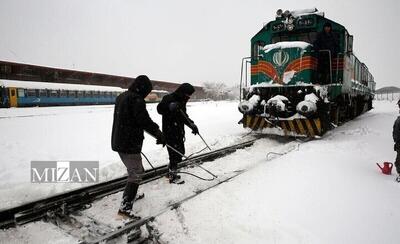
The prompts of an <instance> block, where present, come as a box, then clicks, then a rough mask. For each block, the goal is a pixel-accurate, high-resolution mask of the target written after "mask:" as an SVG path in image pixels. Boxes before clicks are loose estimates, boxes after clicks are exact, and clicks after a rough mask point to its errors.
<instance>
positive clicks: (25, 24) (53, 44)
mask: <svg viewBox="0 0 400 244" xmlns="http://www.w3.org/2000/svg"><path fill="white" fill-rule="evenodd" d="M399 2H400V1H398V0H381V1H368V0H367V1H363V0H356V1H349V0H318V1H317V0H303V1H298V0H288V1H273V0H269V1H268V0H264V1H261V0H247V1H243V0H223V1H217V0H201V1H190V0H159V1H155V0H112V1H111V0H96V1H94V0H85V1H83V0H68V1H67V0H65V1H57V0H35V1H34V0H26V1H22V0H0V30H1V37H0V60H7V61H14V62H23V63H31V64H36V65H45V66H52V67H59V68H66V69H77V70H85V71H92V72H98V73H107V74H115V75H124V76H133V77H135V76H137V75H139V74H147V75H148V76H149V77H150V78H151V79H155V80H166V81H173V82H192V83H194V84H199V85H200V84H201V83H202V82H205V81H219V82H225V83H227V84H228V85H234V84H237V83H238V81H239V78H240V62H241V58H242V57H245V56H249V54H250V51H249V50H250V38H251V37H252V36H253V35H254V34H256V33H257V32H258V31H259V30H260V29H261V27H262V25H263V23H266V22H268V21H271V20H273V19H274V17H275V12H276V10H277V9H278V8H282V9H283V10H285V9H289V10H294V9H303V8H310V7H317V8H318V10H320V11H324V12H325V16H326V17H328V18H330V19H332V20H334V21H336V22H339V23H341V24H342V25H344V26H345V27H346V28H347V29H348V31H349V32H350V33H351V34H353V35H354V50H355V53H356V55H357V56H358V57H359V59H360V60H361V61H362V62H365V63H366V64H367V66H368V67H369V69H370V71H371V73H372V74H373V75H374V76H375V81H376V82H377V86H378V87H382V86H386V85H397V84H398V82H397V81H398V79H399V78H398V73H400V72H399V71H398V70H399V69H400V68H399V66H398V65H399V63H398V62H397V60H398V59H399V58H400V51H399V50H400V47H399V42H400V33H399V32H400V27H399V25H400V16H399V13H400V4H399ZM399 85H400V84H399Z"/></svg>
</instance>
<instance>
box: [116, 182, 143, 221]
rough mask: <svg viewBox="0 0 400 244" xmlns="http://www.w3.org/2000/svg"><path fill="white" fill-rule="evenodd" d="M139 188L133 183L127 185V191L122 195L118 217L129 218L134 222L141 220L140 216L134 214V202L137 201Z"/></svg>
mask: <svg viewBox="0 0 400 244" xmlns="http://www.w3.org/2000/svg"><path fill="white" fill-rule="evenodd" d="M138 188H139V185H138V184H135V183H132V182H127V183H126V186H125V190H124V193H123V195H122V202H121V206H120V207H119V210H118V215H121V216H124V217H129V218H131V219H134V220H139V219H140V217H139V216H135V215H133V213H132V207H133V202H134V200H135V197H136V194H137V191H138Z"/></svg>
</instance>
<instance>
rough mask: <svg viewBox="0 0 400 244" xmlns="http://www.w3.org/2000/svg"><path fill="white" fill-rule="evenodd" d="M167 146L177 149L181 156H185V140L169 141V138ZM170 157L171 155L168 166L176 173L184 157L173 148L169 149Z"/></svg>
mask: <svg viewBox="0 0 400 244" xmlns="http://www.w3.org/2000/svg"><path fill="white" fill-rule="evenodd" d="M175 139H176V138H175ZM167 144H168V145H170V146H171V147H173V148H174V149H176V150H177V151H178V152H180V153H181V154H183V155H184V154H185V144H184V139H183V138H182V139H179V140H168V138H167ZM168 155H169V165H168V167H169V170H170V171H176V170H177V169H178V163H179V162H181V161H182V156H181V155H179V154H178V153H176V152H175V151H174V150H172V149H171V148H168Z"/></svg>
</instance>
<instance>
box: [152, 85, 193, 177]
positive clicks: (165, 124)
mask: <svg viewBox="0 0 400 244" xmlns="http://www.w3.org/2000/svg"><path fill="white" fill-rule="evenodd" d="M194 91H195V90H194V87H193V86H192V85H190V84H188V83H183V84H182V85H180V86H179V87H178V88H177V89H176V91H174V92H173V93H171V94H168V95H165V96H164V97H163V98H162V100H161V102H160V103H159V104H158V106H157V111H158V113H159V114H161V115H162V131H163V133H164V136H165V139H166V143H167V144H168V145H170V146H171V147H173V148H174V149H176V150H177V151H179V152H180V154H182V155H184V154H185V145H184V141H185V128H184V125H187V126H188V127H189V128H190V129H192V133H193V134H195V135H196V134H198V133H199V130H198V128H197V126H196V125H195V124H194V122H193V121H192V120H191V119H190V118H189V116H188V115H187V113H186V103H187V102H188V100H189V99H190V96H191V95H192V94H193V93H194ZM180 154H178V153H176V152H175V151H174V150H173V149H171V148H168V155H169V174H168V177H169V182H170V183H175V184H179V183H183V181H181V180H180V176H179V175H177V172H176V171H177V167H178V162H180V161H182V155H180Z"/></svg>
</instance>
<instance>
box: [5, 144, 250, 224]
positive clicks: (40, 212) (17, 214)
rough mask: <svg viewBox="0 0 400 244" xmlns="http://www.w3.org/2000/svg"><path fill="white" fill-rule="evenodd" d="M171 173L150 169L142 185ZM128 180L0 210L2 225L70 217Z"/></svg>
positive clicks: (215, 154) (202, 158)
mask: <svg viewBox="0 0 400 244" xmlns="http://www.w3.org/2000/svg"><path fill="white" fill-rule="evenodd" d="M256 140H257V139H252V140H249V141H246V142H243V143H239V144H236V145H233V146H228V147H224V148H221V149H218V150H214V151H211V152H207V153H203V154H199V155H197V156H193V157H192V158H189V159H186V160H184V161H182V162H180V163H179V164H178V167H179V168H182V167H186V166H189V165H191V164H195V163H201V162H206V161H212V160H214V159H216V158H220V157H223V156H225V155H228V154H230V153H233V152H234V151H236V150H238V149H242V148H246V147H249V146H251V145H253V143H254V142H255V141H256ZM167 172H168V166H167V165H164V166H160V167H157V168H155V169H151V170H147V171H146V172H145V174H144V176H143V181H142V184H145V183H148V182H150V181H154V180H156V179H159V178H161V177H163V176H164V175H165V174H166V173H167ZM126 179H127V177H126V176H124V177H120V178H117V179H113V180H110V181H107V182H103V183H99V184H96V185H92V186H87V187H83V188H79V189H76V190H72V191H68V192H65V193H62V194H58V195H55V196H52V197H49V198H44V199H40V200H37V201H33V202H30V203H26V204H23V205H20V206H17V207H13V208H9V209H6V210H2V211H0V228H1V229H4V228H10V227H15V226H19V225H24V224H26V223H29V222H33V221H37V220H41V219H43V218H47V219H49V218H50V219H51V218H53V217H54V216H58V217H60V216H61V217H62V216H68V215H70V214H71V213H73V212H75V211H77V210H81V209H85V208H88V207H90V204H91V203H92V202H93V201H95V200H97V199H101V198H103V197H105V196H108V195H111V194H113V193H117V192H119V191H122V190H123V189H124V187H125V184H126Z"/></svg>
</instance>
